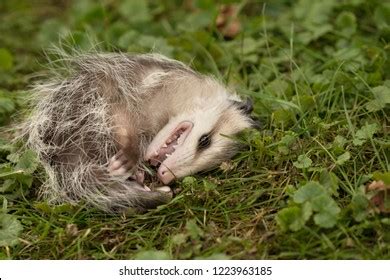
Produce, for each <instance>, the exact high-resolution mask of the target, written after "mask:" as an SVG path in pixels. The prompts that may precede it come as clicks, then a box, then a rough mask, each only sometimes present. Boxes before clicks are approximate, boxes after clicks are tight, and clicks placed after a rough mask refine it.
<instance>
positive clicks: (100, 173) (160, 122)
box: [25, 53, 253, 212]
mask: <svg viewBox="0 0 390 280" xmlns="http://www.w3.org/2000/svg"><path fill="white" fill-rule="evenodd" d="M63 61H64V63H65V67H62V70H54V71H52V72H51V73H50V75H51V77H50V78H49V79H46V80H45V81H44V82H41V83H39V84H37V85H36V86H35V87H34V88H33V92H35V97H36V98H35V105H34V109H33V113H32V115H31V117H30V118H29V120H28V121H27V123H26V124H27V125H26V126H25V135H26V143H27V146H28V147H29V148H31V149H34V150H35V151H36V152H37V154H38V156H39V159H40V160H41V162H42V164H43V166H44V168H45V170H46V173H47V174H48V179H47V181H46V182H45V183H44V184H43V186H42V189H41V192H40V193H41V195H42V197H43V198H44V199H46V200H48V201H49V202H52V203H63V202H67V203H77V202H80V201H85V202H87V203H88V204H92V205H94V206H95V207H98V208H100V209H102V210H104V211H108V212H113V211H119V210H124V209H127V208H133V209H138V210H144V209H148V208H154V207H156V206H157V205H159V204H162V203H166V202H168V201H169V199H170V198H171V195H170V194H169V193H167V192H166V191H170V188H169V187H166V186H165V187H162V188H160V189H153V190H151V189H150V188H149V187H148V186H146V185H144V172H145V167H146V164H145V163H147V162H149V163H151V165H154V166H156V168H158V169H157V176H158V178H159V180H160V181H161V182H162V183H163V184H165V185H167V184H169V183H170V182H171V181H172V180H174V179H175V178H181V177H184V176H187V175H189V174H193V173H196V172H199V171H201V170H205V169H209V168H210V167H212V166H216V165H218V164H219V163H221V162H223V161H224V160H227V159H229V158H230V157H232V156H233V155H234V154H235V153H236V152H237V143H236V142H235V141H233V140H232V139H231V137H229V136H232V135H235V134H236V133H238V132H240V131H242V130H244V129H245V128H249V127H251V126H252V125H253V121H252V119H251V118H250V112H251V110H252V108H251V104H249V103H248V102H247V103H246V102H242V101H241V100H240V99H239V97H238V96H237V95H235V94H231V93H229V91H228V90H227V89H226V88H225V87H224V86H222V85H221V84H220V83H219V82H217V81H216V80H215V79H213V78H211V77H208V76H204V75H201V74H199V73H197V72H195V71H193V70H192V69H190V68H189V67H187V66H186V65H184V64H183V63H181V62H178V61H176V60H172V59H168V58H166V57H164V56H162V55H157V54H147V55H127V54H122V53H94V54H79V55H74V56H69V57H66V58H63ZM64 70H65V72H66V73H64Z"/></svg>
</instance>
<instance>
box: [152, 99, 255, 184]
mask: <svg viewBox="0 0 390 280" xmlns="http://www.w3.org/2000/svg"><path fill="white" fill-rule="evenodd" d="M228 98H229V97H228V95H226V96H223V98H219V99H218V100H202V101H199V100H198V106H194V108H192V109H191V110H190V111H189V110H185V111H184V112H183V113H181V114H178V115H176V116H174V117H173V118H172V119H170V121H169V122H168V123H167V124H166V125H165V126H164V127H163V128H162V129H161V130H160V131H159V132H158V134H157V135H156V136H155V137H154V139H153V141H152V142H151V144H150V145H149V147H148V149H147V151H146V155H145V160H147V161H150V163H151V164H152V165H155V166H158V171H157V175H158V177H159V179H160V180H161V181H162V182H163V183H164V184H169V183H170V182H171V181H172V180H174V179H176V178H181V177H184V176H187V175H190V174H194V173H197V172H199V171H202V170H207V169H210V168H212V167H215V166H217V165H218V164H220V163H222V162H223V161H225V160H227V159H229V158H231V157H232V156H233V155H234V154H235V153H236V152H237V151H238V150H239V149H238V148H239V145H238V143H237V141H235V140H233V138H232V137H233V136H234V135H235V134H237V133H239V132H240V131H242V130H244V129H246V128H249V127H252V126H253V121H252V120H251V118H250V116H249V115H250V113H251V111H252V106H251V103H250V102H242V101H239V100H230V99H228ZM195 103H197V102H195ZM212 103H214V104H215V105H213V104H212Z"/></svg>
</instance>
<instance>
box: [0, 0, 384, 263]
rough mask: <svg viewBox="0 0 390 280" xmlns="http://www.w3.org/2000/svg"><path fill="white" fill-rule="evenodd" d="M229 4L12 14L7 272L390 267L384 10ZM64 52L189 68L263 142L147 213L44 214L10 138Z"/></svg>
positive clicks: (38, 6) (7, 70)
mask: <svg viewBox="0 0 390 280" xmlns="http://www.w3.org/2000/svg"><path fill="white" fill-rule="evenodd" d="M221 2H223V3H224V4H223V5H222V4H217V3H216V1H211V0H186V1H168V0H165V1H135V0H124V1H112V0H101V1H87V0H80V1H54V0H53V1H50V0H42V1H27V0H25V1H12V0H5V1H1V3H0V18H1V24H0V33H1V36H0V125H1V126H2V128H1V130H0V132H1V135H0V138H1V140H0V184H1V185H0V202H2V205H3V207H2V210H0V258H3V259H134V258H135V259H145V258H147V259H150V258H155V259H195V258H201V259H204V258H209V259H389V258H390V219H389V216H388V213H389V212H390V211H389V210H390V201H389V199H387V197H388V194H389V191H388V190H387V189H389V185H390V173H389V167H390V162H389V156H390V151H389V146H390V139H389V131H390V128H389V116H390V114H389V113H390V111H389V108H390V71H389V70H390V62H389V61H390V60H389V55H390V52H389V50H390V44H389V40H390V21H389V20H390V5H389V3H388V2H386V1H379V0H377V1H376V0H370V1H365V0H344V1H336V0H328V1H319V0H318V1H314V0H313V1H311V0H300V1H289V0H279V1H269V2H267V1H265V2H260V1H241V2H236V1H221ZM59 45H61V46H62V47H63V48H65V49H72V48H76V49H80V50H86V51H88V50H91V49H92V48H94V49H98V50H102V51H103V50H104V51H122V52H150V51H155V52H160V53H162V54H165V55H167V56H169V57H172V58H175V59H178V60H181V61H183V62H184V63H186V64H189V65H191V66H192V67H193V68H194V69H196V70H198V71H200V72H202V73H207V74H210V75H214V76H215V77H216V78H218V79H220V80H221V81H223V82H224V83H226V84H227V85H228V86H229V87H231V88H234V89H235V90H236V91H237V92H238V93H239V94H240V95H242V96H244V97H246V96H247V97H250V98H252V99H253V101H254V114H255V116H256V117H257V118H258V120H259V123H260V129H259V130H251V131H247V132H246V133H245V134H244V135H243V136H241V137H240V139H241V141H242V142H244V143H245V144H246V147H247V148H246V149H245V150H244V151H242V152H241V153H240V154H239V155H238V156H236V157H235V158H234V159H233V160H232V161H229V162H225V163H224V164H222V165H221V166H220V167H218V168H217V169H215V170H213V171H210V172H205V173H202V174H198V175H195V176H191V177H187V178H185V179H184V180H181V181H179V182H177V183H176V184H175V187H176V188H178V189H180V192H179V193H178V194H177V195H176V197H175V198H174V199H173V200H172V202H171V203H169V204H167V205H163V206H161V207H159V208H158V209H155V210H152V211H149V212H147V213H145V214H133V215H128V216H124V215H107V214H104V213H101V212H99V211H98V210H95V209H91V208H88V207H85V206H84V205H83V204H82V203H80V205H73V206H71V205H60V206H53V205H48V204H47V203H46V202H45V201H42V200H39V199H37V189H38V188H39V185H40V184H42V182H43V181H44V178H45V174H44V172H43V171H42V168H41V167H40V165H39V162H38V161H37V159H36V157H35V154H34V151H30V150H27V151H26V150H21V149H20V147H21V145H22V144H23V143H22V142H23V140H19V141H12V142H11V140H12V139H13V138H14V137H15V132H16V131H17V129H16V124H17V123H18V122H19V121H20V120H21V119H23V118H24V117H26V116H27V115H28V110H26V102H27V101H26V100H28V97H29V94H30V93H29V91H28V89H29V86H30V85H31V84H32V83H33V82H35V81H37V80H39V76H41V75H42V74H44V73H45V71H47V70H46V69H47V61H48V59H47V57H49V58H51V49H52V48H53V47H54V46H59ZM369 185H371V187H370V188H368V186H369Z"/></svg>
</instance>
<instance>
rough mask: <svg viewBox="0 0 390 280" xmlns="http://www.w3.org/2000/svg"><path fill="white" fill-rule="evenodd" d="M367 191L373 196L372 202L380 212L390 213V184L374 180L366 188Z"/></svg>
mask: <svg viewBox="0 0 390 280" xmlns="http://www.w3.org/2000/svg"><path fill="white" fill-rule="evenodd" d="M366 193H367V194H369V195H370V196H371V199H370V201H371V203H372V204H373V206H374V207H375V209H376V210H377V212H380V213H390V207H389V206H388V205H386V204H387V203H386V200H390V185H386V184H385V183H384V182H383V181H381V180H380V181H373V182H372V183H371V184H370V185H368V186H367V188H366Z"/></svg>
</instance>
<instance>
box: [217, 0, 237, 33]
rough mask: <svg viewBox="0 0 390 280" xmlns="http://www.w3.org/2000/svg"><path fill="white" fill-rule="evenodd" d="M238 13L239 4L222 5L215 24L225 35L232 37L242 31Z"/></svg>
mask: <svg viewBox="0 0 390 280" xmlns="http://www.w3.org/2000/svg"><path fill="white" fill-rule="evenodd" d="M237 14H238V8H237V5H222V6H221V7H220V9H219V13H218V16H217V18H216V20H215V24H216V26H217V29H218V30H219V32H221V33H222V35H223V36H224V37H226V38H229V39H232V38H234V37H236V36H237V34H238V33H239V32H240V30H241V23H240V21H239V20H238V17H237Z"/></svg>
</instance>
